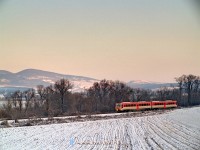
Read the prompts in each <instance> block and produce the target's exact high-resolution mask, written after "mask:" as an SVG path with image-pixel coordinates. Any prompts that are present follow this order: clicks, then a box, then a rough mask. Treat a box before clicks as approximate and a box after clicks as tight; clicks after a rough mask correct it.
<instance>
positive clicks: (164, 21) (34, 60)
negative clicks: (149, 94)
mask: <svg viewBox="0 0 200 150" xmlns="http://www.w3.org/2000/svg"><path fill="white" fill-rule="evenodd" d="M195 8H196V7H195V6H194V3H191V1H190V0H20V1H19V0H0V70H7V71H11V72H18V71H21V70H23V69H27V68H34V69H41V70H46V71H53V72H57V73H63V74H71V75H81V76H87V77H92V78H96V79H104V78H105V79H109V80H121V81H129V80H139V79H141V80H149V81H158V82H175V81H174V78H175V77H178V76H180V75H182V74H195V75H200V19H199V16H198V11H196V10H197V9H195Z"/></svg>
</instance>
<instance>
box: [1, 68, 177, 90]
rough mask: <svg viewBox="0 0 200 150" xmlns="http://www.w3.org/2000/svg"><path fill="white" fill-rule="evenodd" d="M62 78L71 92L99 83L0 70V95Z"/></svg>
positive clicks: (137, 83)
mask: <svg viewBox="0 0 200 150" xmlns="http://www.w3.org/2000/svg"><path fill="white" fill-rule="evenodd" d="M63 78H64V79H68V80H70V81H71V82H72V83H73V84H74V87H73V92H81V91H84V89H87V88H89V87H91V86H92V85H93V83H94V82H98V81H100V80H98V79H94V78H89V77H83V76H75V75H64V74H58V73H54V72H49V71H43V70H36V69H26V70H23V71H20V72H18V73H12V72H9V71H5V70H0V93H4V92H6V91H16V90H18V89H19V90H25V89H28V88H35V87H36V86H37V85H44V86H48V85H50V84H53V83H55V81H58V80H60V79H63ZM127 85H128V86H130V87H132V88H144V89H156V88H160V87H163V86H167V87H169V86H171V85H173V86H175V85H176V84H175V83H157V82H148V81H141V80H133V81H130V82H127Z"/></svg>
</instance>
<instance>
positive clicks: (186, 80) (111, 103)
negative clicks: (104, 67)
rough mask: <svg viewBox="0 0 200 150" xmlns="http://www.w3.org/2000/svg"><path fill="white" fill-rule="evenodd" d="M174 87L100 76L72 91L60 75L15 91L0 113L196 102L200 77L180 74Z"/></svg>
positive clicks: (42, 113) (11, 115)
mask: <svg viewBox="0 0 200 150" xmlns="http://www.w3.org/2000/svg"><path fill="white" fill-rule="evenodd" d="M175 80H176V81H177V83H178V84H177V87H171V88H168V87H163V88H160V89H159V90H155V91H152V90H144V89H133V88H130V87H129V86H127V85H126V84H125V83H123V82H120V81H110V80H105V79H104V80H101V81H100V82H95V83H94V84H93V86H92V87H90V88H89V89H87V90H85V92H82V93H73V92H72V88H73V84H72V83H71V82H70V81H69V80H67V79H61V80H59V81H57V82H55V84H53V85H50V86H47V87H44V86H43V85H38V86H37V90H36V91H35V90H33V89H29V90H27V91H24V92H22V91H16V92H14V93H13V94H12V95H11V96H10V97H9V98H8V103H7V105H5V106H4V108H3V109H1V110H0V117H7V118H12V119H16V118H27V117H33V116H37V117H38V116H39V117H45V116H58V115H73V114H74V115H75V114H83V113H84V114H86V113H105V112H106V113H108V112H114V108H115V103H119V102H123V101H151V100H167V99H174V100H177V101H178V104H179V105H181V106H191V105H196V104H200V86H199V85H200V77H199V76H195V75H182V76H180V77H177V78H175Z"/></svg>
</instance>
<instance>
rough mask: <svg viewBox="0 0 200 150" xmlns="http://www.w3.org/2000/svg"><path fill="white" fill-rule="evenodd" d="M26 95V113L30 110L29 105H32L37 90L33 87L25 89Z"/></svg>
mask: <svg viewBox="0 0 200 150" xmlns="http://www.w3.org/2000/svg"><path fill="white" fill-rule="evenodd" d="M24 97H25V99H26V104H25V113H26V112H27V110H28V107H29V106H30V102H31V100H32V99H33V98H34V97H35V91H34V90H33V89H30V90H27V91H24ZM34 107H35V106H34Z"/></svg>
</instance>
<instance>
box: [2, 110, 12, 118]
mask: <svg viewBox="0 0 200 150" xmlns="http://www.w3.org/2000/svg"><path fill="white" fill-rule="evenodd" d="M0 118H11V115H10V114H9V113H8V112H7V111H6V110H4V109H0Z"/></svg>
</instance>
